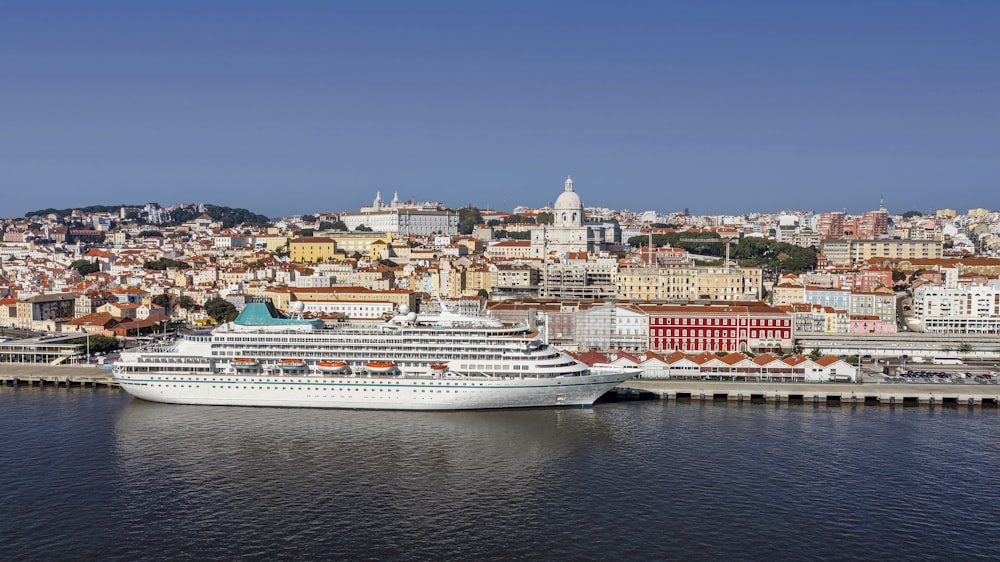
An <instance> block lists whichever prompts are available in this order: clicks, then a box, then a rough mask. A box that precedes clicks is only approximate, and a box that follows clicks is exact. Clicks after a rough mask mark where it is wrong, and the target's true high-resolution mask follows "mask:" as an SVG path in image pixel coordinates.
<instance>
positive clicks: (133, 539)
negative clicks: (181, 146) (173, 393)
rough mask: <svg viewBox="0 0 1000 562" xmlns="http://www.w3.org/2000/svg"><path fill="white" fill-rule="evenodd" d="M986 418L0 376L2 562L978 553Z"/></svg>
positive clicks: (985, 501)
mask: <svg viewBox="0 0 1000 562" xmlns="http://www.w3.org/2000/svg"><path fill="white" fill-rule="evenodd" d="M997 423H998V412H997V411H996V410H980V409H976V410H969V409H965V408H953V409H942V408H936V409H928V408H895V409H890V408H887V407H878V406H874V407H873V406H855V407H852V406H847V405H845V406H842V407H827V406H825V405H824V406H818V407H817V406H814V405H811V404H810V405H804V406H795V405H787V404H785V405H781V406H774V405H752V404H742V405H736V404H726V405H723V404H706V405H702V404H700V403H692V404H683V403H681V404H678V403H673V402H671V403H665V402H659V401H654V402H626V403H617V404H605V405H601V406H597V407H595V408H591V409H539V410H517V411H488V412H467V413H408V412H366V411H333V410H326V411H319V410H291V409H265V408H223V407H203V406H172V405H162V404H152V403H145V402H141V401H137V400H134V399H132V398H130V397H128V396H127V395H126V394H124V393H120V392H116V391H111V390H103V389H96V390H95V389H69V390H67V389H65V388H62V389H58V388H43V389H39V388H25V387H21V388H16V389H15V388H10V387H5V388H0V427H2V428H3V431H2V432H0V474H2V484H0V559H3V560H51V559H59V560H92V559H102V560H206V559H215V560H232V559H236V558H240V559H244V560H301V559H351V560H430V559H434V560H441V559H445V560H468V559H476V560H539V559H543V560H628V559H655V560H718V559H730V560H773V559H794V560H809V559H815V560H836V559H841V560H859V559H865V560H882V559H906V560H919V559H924V560H934V559H942V560H944V559H947V560H956V559H960V560H967V559H977V558H981V559H995V557H996V555H997V554H996V553H997V552H998V549H1000V537H998V534H997V525H998V517H1000V508H998V507H997V500H998V496H1000V491H998V487H997V486H996V478H997V474H998V469H1000V454H998V453H1000V444H998V439H997Z"/></svg>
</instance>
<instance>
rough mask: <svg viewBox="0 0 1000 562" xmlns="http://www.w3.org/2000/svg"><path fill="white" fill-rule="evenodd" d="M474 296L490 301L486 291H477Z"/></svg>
mask: <svg viewBox="0 0 1000 562" xmlns="http://www.w3.org/2000/svg"><path fill="white" fill-rule="evenodd" d="M476 296H478V297H479V298H483V299H486V300H490V293H489V291H487V290H486V289H479V290H478V291H476Z"/></svg>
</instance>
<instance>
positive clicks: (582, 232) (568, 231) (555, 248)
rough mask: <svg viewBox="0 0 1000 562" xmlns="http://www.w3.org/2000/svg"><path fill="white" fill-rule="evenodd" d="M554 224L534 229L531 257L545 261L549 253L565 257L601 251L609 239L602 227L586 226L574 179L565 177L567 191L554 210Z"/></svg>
mask: <svg viewBox="0 0 1000 562" xmlns="http://www.w3.org/2000/svg"><path fill="white" fill-rule="evenodd" d="M552 214H553V224H552V225H551V226H539V227H535V228H533V229H532V230H531V257H533V258H536V259H544V258H545V257H546V256H548V255H549V254H554V255H555V256H556V257H559V258H562V257H565V256H566V255H568V254H571V253H580V252H588V253H594V252H599V251H601V250H604V249H606V248H607V244H608V242H609V240H607V239H606V233H607V231H606V230H605V229H604V228H603V226H599V225H587V224H584V222H583V219H584V211H583V201H581V200H580V196H579V195H577V194H576V192H575V191H573V180H572V179H571V178H566V184H565V189H564V191H563V192H562V193H561V194H559V198H558V199H556V204H555V205H554V206H553V207H552Z"/></svg>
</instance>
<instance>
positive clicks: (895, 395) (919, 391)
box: [619, 379, 1000, 408]
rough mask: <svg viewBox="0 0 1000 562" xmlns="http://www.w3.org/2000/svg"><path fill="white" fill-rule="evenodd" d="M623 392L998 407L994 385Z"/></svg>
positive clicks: (999, 390)
mask: <svg viewBox="0 0 1000 562" xmlns="http://www.w3.org/2000/svg"><path fill="white" fill-rule="evenodd" d="M619 389H624V390H625V392H629V390H634V391H636V393H638V394H640V395H641V394H646V395H647V396H649V395H653V396H654V397H658V398H659V399H661V400H674V401H692V402H722V403H732V402H736V403H743V402H746V403H754V404H826V405H841V404H843V405H848V404H860V405H870V406H975V407H984V408H997V407H1000V385H996V384H969V383H966V384H850V383H756V382H753V383H740V382H719V381H670V380H643V379H637V380H630V381H625V382H623V383H622V384H621V385H619Z"/></svg>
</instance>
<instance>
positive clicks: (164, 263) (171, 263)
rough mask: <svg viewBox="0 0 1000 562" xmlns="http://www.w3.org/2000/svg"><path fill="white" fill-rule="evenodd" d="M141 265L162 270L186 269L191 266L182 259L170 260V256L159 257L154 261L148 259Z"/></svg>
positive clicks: (145, 267)
mask: <svg viewBox="0 0 1000 562" xmlns="http://www.w3.org/2000/svg"><path fill="white" fill-rule="evenodd" d="M142 267H143V269H153V270H156V271H163V270H165V269H167V268H175V269H188V268H189V267H191V266H190V265H189V264H187V263H185V262H182V261H177V260H172V259H170V258H159V259H157V260H155V261H148V262H146V263H144V264H142Z"/></svg>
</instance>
